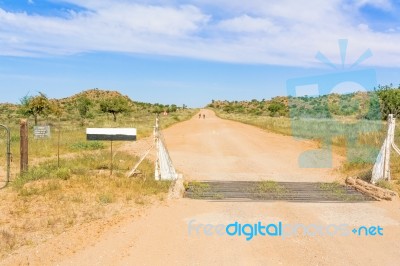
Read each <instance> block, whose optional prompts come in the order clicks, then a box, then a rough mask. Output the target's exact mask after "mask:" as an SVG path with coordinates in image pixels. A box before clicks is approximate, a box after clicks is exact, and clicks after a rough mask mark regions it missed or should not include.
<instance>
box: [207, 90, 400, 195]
mask: <svg viewBox="0 0 400 266" xmlns="http://www.w3.org/2000/svg"><path fill="white" fill-rule="evenodd" d="M208 108H211V109H213V110H214V111H215V112H216V113H217V115H218V116H219V117H221V118H224V119H230V120H234V121H239V122H242V123H246V124H249V125H253V126H256V127H260V128H262V129H265V130H268V131H272V132H275V133H279V134H283V135H289V136H294V137H296V138H301V139H310V140H315V141H317V142H318V143H319V146H320V147H321V148H326V147H331V146H332V147H333V149H334V150H335V152H339V153H340V154H341V155H343V156H347V158H348V160H347V161H346V162H345V164H344V165H343V166H342V169H341V171H342V172H343V174H345V175H347V176H353V177H359V178H362V179H363V180H366V181H370V179H371V175H372V167H373V164H374V162H375V160H376V157H377V154H378V152H379V149H380V147H381V146H382V144H383V140H384V138H385V137H386V133H387V125H386V124H387V123H386V119H387V116H388V114H390V113H392V114H394V115H395V116H397V118H399V115H400V87H398V88H394V87H393V86H392V85H390V86H379V87H378V88H377V89H376V90H375V91H373V92H368V93H367V92H356V93H350V94H345V95H339V94H330V95H324V96H319V97H309V96H303V97H275V98H273V99H271V100H265V99H263V100H261V101H259V100H255V99H254V100H251V101H233V102H232V101H231V102H230V101H215V100H213V101H212V103H210V104H209V105H208ZM395 142H396V143H397V144H398V145H400V125H399V123H397V127H396V133H395ZM391 174H392V181H391V182H386V181H385V182H384V181H382V182H379V183H378V185H379V186H382V187H385V188H388V187H390V188H392V189H394V190H397V191H399V192H400V156H399V155H398V154H397V153H395V152H393V153H392V159H391Z"/></svg>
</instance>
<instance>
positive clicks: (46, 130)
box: [33, 126, 51, 139]
mask: <svg viewBox="0 0 400 266" xmlns="http://www.w3.org/2000/svg"><path fill="white" fill-rule="evenodd" d="M33 135H34V137H35V139H49V138H50V137H51V133H50V126H35V127H34V128H33Z"/></svg>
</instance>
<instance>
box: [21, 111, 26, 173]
mask: <svg viewBox="0 0 400 266" xmlns="http://www.w3.org/2000/svg"><path fill="white" fill-rule="evenodd" d="M20 153H21V165H20V166H21V170H20V171H21V174H23V173H25V172H26V171H28V121H27V120H26V119H22V120H21V123H20Z"/></svg>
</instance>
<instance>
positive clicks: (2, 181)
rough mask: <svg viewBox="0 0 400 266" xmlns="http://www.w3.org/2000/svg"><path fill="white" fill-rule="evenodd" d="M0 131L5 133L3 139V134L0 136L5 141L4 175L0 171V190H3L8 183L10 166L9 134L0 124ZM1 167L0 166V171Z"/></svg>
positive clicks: (8, 130) (6, 128)
mask: <svg viewBox="0 0 400 266" xmlns="http://www.w3.org/2000/svg"><path fill="white" fill-rule="evenodd" d="M0 129H3V130H4V132H5V137H4V135H3V134H0V138H1V139H3V138H4V139H5V141H6V174H4V173H3V171H0V189H1V188H5V187H6V186H7V185H8V183H9V182H10V165H11V134H10V129H9V128H8V127H6V126H4V125H1V124H0ZM2 167H3V165H0V169H1V168H2Z"/></svg>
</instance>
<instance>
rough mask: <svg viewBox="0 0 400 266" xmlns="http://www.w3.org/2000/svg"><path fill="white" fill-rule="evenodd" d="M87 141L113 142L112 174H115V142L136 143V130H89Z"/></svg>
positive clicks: (87, 131) (87, 130)
mask: <svg viewBox="0 0 400 266" xmlns="http://www.w3.org/2000/svg"><path fill="white" fill-rule="evenodd" d="M86 139H87V140H89V141H90V140H97V141H99V140H109V141H111V156H110V159H111V165H110V166H111V167H110V174H111V175H112V174H113V141H135V140H136V128H87V129H86Z"/></svg>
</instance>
